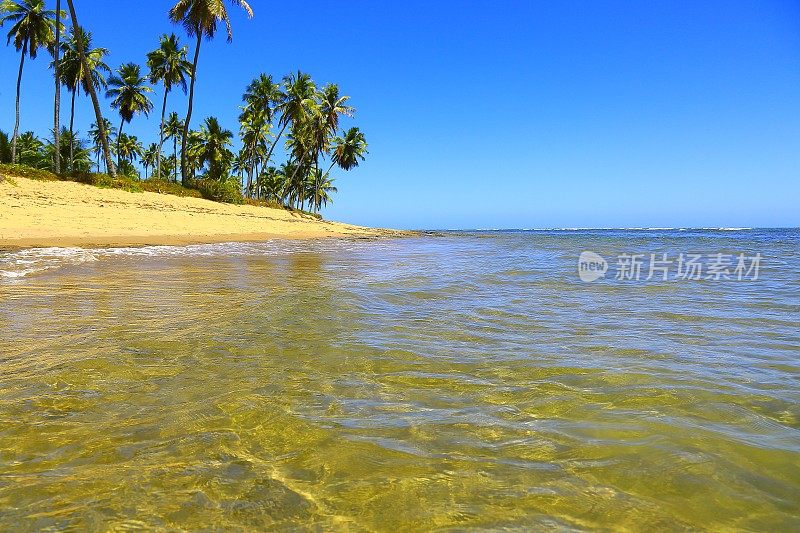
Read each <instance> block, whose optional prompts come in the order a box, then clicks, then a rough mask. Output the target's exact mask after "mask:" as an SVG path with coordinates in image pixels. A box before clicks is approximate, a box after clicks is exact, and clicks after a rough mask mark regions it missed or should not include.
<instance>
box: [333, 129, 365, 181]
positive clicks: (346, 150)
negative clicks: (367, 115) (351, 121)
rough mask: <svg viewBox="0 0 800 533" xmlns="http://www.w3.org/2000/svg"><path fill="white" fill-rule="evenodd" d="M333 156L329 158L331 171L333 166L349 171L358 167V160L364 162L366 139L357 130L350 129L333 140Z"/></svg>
mask: <svg viewBox="0 0 800 533" xmlns="http://www.w3.org/2000/svg"><path fill="white" fill-rule="evenodd" d="M333 142H334V147H333V155H332V156H331V160H332V161H333V162H332V163H331V166H330V167H329V168H328V172H330V171H331V169H332V168H333V165H338V166H339V168H341V169H342V170H350V169H353V168H355V167H357V166H358V160H359V159H360V160H361V161H364V154H368V153H369V152H368V151H367V139H366V137H364V134H363V133H362V132H361V130H359V129H358V128H350V129H349V130H347V131H346V132H345V134H344V137H336V139H334V141H333ZM328 172H326V173H325V174H327V173H328Z"/></svg>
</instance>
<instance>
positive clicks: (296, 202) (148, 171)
mask: <svg viewBox="0 0 800 533" xmlns="http://www.w3.org/2000/svg"><path fill="white" fill-rule="evenodd" d="M230 3H231V4H232V5H236V6H238V7H240V8H242V9H243V10H244V12H245V14H246V15H247V16H248V17H252V16H253V10H252V9H251V7H250V5H249V4H248V3H247V2H245V1H244V0H231V2H230ZM67 4H68V7H69V10H68V11H69V18H70V22H71V26H70V28H69V31H68V32H67V33H65V34H64V35H65V39H64V40H63V41H62V40H61V33H62V31H63V30H62V28H63V26H64V25H63V23H62V20H63V19H65V18H66V13H65V12H63V11H61V10H60V1H59V0H56V9H55V10H49V9H48V8H47V6H46V0H2V3H0V26H4V25H6V24H9V25H10V28H9V30H8V34H7V36H8V42H9V44H10V43H12V42H13V44H14V46H15V48H16V50H17V51H18V52H20V65H19V74H18V80H17V97H16V106H17V115H16V121H15V125H14V130H13V134H12V135H11V137H10V138H9V136H8V134H6V133H4V132H2V131H0V163H14V164H15V166H14V167H13V169H14V170H15V171H16V172H18V174H17V175H25V174H29V175H31V176H33V175H36V176H38V177H37V178H36V179H46V178H43V177H41V176H43V175H44V173H52V174H51V175H52V176H56V175H59V176H60V179H71V180H75V181H81V182H82V183H91V184H93V185H99V186H103V187H115V188H121V189H125V190H134V191H135V190H153V191H156V192H168V193H170V194H180V195H191V196H203V197H205V198H208V199H212V200H215V201H221V202H231V203H248V204H253V205H268V206H272V207H284V208H288V209H296V210H301V211H303V210H305V209H308V210H309V211H312V212H315V213H317V212H319V211H320V210H321V209H322V207H324V206H325V205H327V204H328V203H330V202H331V201H332V197H333V194H334V193H336V192H337V188H336V186H334V181H335V180H334V178H333V177H332V176H331V172H332V171H334V169H339V170H341V171H348V170H351V169H353V168H355V167H357V166H358V164H359V162H360V161H363V160H364V158H365V155H366V154H367V142H366V138H365V136H364V134H363V133H362V132H361V131H360V130H359V129H358V128H357V127H350V128H343V127H342V126H341V122H342V120H341V119H342V118H343V117H347V118H350V117H353V116H354V115H355V108H353V107H352V106H351V105H349V100H350V97H349V96H346V95H343V94H341V92H340V89H339V86H338V85H336V84H333V83H327V84H322V85H318V84H317V83H316V82H315V81H314V80H313V79H312V78H311V76H310V75H309V74H307V73H304V72H302V71H297V72H295V73H291V74H289V75H287V76H284V77H283V78H273V76H271V75H269V74H266V73H261V74H259V75H257V76H256V77H255V78H254V79H253V81H252V82H251V83H250V84H249V85H248V86H247V87H246V88H245V90H244V94H243V96H242V104H241V106H240V109H241V113H240V115H239V124H238V138H237V136H236V135H235V134H234V132H233V131H232V130H231V129H228V128H226V127H225V126H224V125H223V124H221V123H220V122H219V120H218V119H217V118H216V117H213V116H212V117H206V118H204V120H203V121H202V122H201V124H200V125H199V127H198V128H197V129H194V130H193V129H191V121H192V112H193V105H194V95H195V89H196V82H197V72H198V64H199V59H200V48H201V44H202V42H203V39H204V38H205V39H207V40H212V39H213V38H214V36H215V33H216V30H217V28H218V27H219V25H221V24H224V26H225V30H226V34H227V40H228V41H230V40H231V39H232V37H233V31H232V27H231V22H230V18H229V15H228V11H227V5H226V2H225V1H224V0H203V1H200V0H177V2H176V3H175V5H174V6H173V7H172V9H170V11H169V18H170V20H171V21H172V22H173V23H176V24H180V25H181V26H182V27H183V29H184V30H185V32H186V35H187V36H188V37H189V38H191V39H193V40H194V41H195V42H194V48H193V50H192V57H191V61H190V59H189V57H188V55H189V51H190V49H189V46H186V45H183V44H181V42H180V39H179V37H178V36H176V35H175V34H174V33H173V34H170V35H162V36H161V37H160V38H159V41H158V46H157V47H156V48H155V49H153V50H152V51H151V52H150V53H148V54H147V57H146V62H145V64H146V68H147V72H144V71H143V69H142V67H141V66H140V65H139V64H137V63H135V62H126V63H124V64H122V65H121V66H120V67H118V68H117V69H116V70H114V71H113V72H112V69H111V67H109V65H108V63H107V61H108V57H109V56H110V52H109V50H108V49H106V48H102V47H95V46H93V42H92V41H93V39H92V34H91V32H90V31H89V30H88V29H85V28H82V27H80V26H79V24H78V18H77V14H76V12H75V6H74V3H73V1H72V0H67ZM40 49H45V50H47V51H49V52H50V54H51V55H52V56H53V61H52V62H50V64H49V68H51V69H52V70H53V72H54V78H55V87H56V90H55V95H54V117H55V120H54V123H55V124H57V125H58V127H56V128H55V129H54V130H53V131H51V132H48V134H47V136H44V137H37V135H36V134H34V133H33V132H30V131H25V132H24V133H22V134H20V132H19V130H20V127H19V123H20V112H19V111H20V110H19V103H20V92H21V90H22V86H21V82H22V73H23V67H24V65H25V60H26V57H29V58H30V59H31V60H33V59H35V58H36V56H37V52H38V51H39V50H40ZM60 85H63V86H64V87H65V88H66V89H67V91H68V93H69V95H70V118H69V127H68V128H66V127H63V126H61V125H60V119H59V109H60V107H59V106H60V91H59V86H60ZM156 87H158V88H159V89H163V91H164V92H163V95H162V97H161V102H160V103H161V112H160V114H159V120H158V123H157V124H156V125H155V127H154V128H153V136H152V139H151V140H149V141H148V144H147V147H146V148H145V145H144V144H143V143H142V142H141V141H139V139H137V138H136V136H133V135H129V134H128V133H126V132H124V131H123V130H124V128H125V125H126V124H129V123H131V121H132V120H133V119H134V118H135V117H137V116H140V117H144V118H147V117H149V116H150V114H151V112H152V111H153V109H154V104H153V101H152V100H151V96H154V94H153V93H154V88H156ZM175 87H178V88H180V89H181V90H182V91H183V93H184V94H187V95H188V97H187V102H186V104H187V108H186V116H185V118H181V117H180V115H179V114H178V113H177V112H174V111H173V112H170V113H169V114H168V113H167V101H168V97H169V95H170V93H171V92H172V91H173V89H174V88H175ZM81 91H82V92H83V94H84V95H85V96H89V97H90V98H91V100H92V105H93V107H94V110H95V118H96V120H95V122H94V123H93V124H91V126H90V127H89V128H88V130H87V135H88V138H87V139H84V138H81V137H80V135H79V134H78V132H77V131H76V127H75V107H76V101H77V100H78V96H79V95H80V93H81ZM100 91H102V93H103V94H105V96H106V98H108V99H109V100H110V101H109V104H110V107H111V108H112V109H114V110H116V111H117V112H118V114H119V126H118V127H116V128H115V127H114V126H113V125H112V124H113V123H112V121H111V120H109V119H108V118H105V117H103V115H102V111H101V109H100V100H99V98H98V96H97V94H98V92H100ZM151 141H152V142H151ZM169 141H171V145H172V147H171V148H172V149H171V152H172V153H169V144H167V151H168V153H167V154H165V153H164V148H165V146H164V145H165V143H168V142H169ZM235 145H239V146H240V148H239V149H236V147H235ZM179 147H180V150H179ZM279 154H283V156H284V157H285V160H284V161H282V162H276V161H275V160H274V158H277V157H280V155H279ZM101 165H105V172H104V173H101ZM93 167H94V168H93ZM2 168H6V169H9V168H11V167H8V166H4V167H2ZM325 169H327V170H325ZM92 170H94V171H95V172H92ZM179 173H180V176H181V178H180V185H178V184H177V182H178V175H179ZM142 178H144V179H142ZM53 179H58V178H53ZM187 191H192V193H188V192H187Z"/></svg>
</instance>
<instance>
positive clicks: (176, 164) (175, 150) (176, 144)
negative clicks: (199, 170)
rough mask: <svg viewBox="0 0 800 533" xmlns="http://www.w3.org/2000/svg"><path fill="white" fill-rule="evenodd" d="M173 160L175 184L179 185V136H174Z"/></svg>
mask: <svg viewBox="0 0 800 533" xmlns="http://www.w3.org/2000/svg"><path fill="white" fill-rule="evenodd" d="M172 159H173V160H174V161H175V169H174V170H175V183H178V136H177V135H174V134H173V135H172Z"/></svg>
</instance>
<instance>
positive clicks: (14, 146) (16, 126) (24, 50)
mask: <svg viewBox="0 0 800 533" xmlns="http://www.w3.org/2000/svg"><path fill="white" fill-rule="evenodd" d="M27 53H28V38H27V37H26V38H25V43H24V44H23V45H22V58H21V59H20V60H19V74H17V118H16V119H15V122H14V136H13V137H12V138H11V162H12V163H14V164H16V163H17V137H19V92H20V87H21V85H22V67H23V66H24V65H25V55H26V54H27Z"/></svg>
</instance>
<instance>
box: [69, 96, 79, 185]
mask: <svg viewBox="0 0 800 533" xmlns="http://www.w3.org/2000/svg"><path fill="white" fill-rule="evenodd" d="M77 92H78V88H77V87H75V91H73V93H72V104H71V106H70V112H69V171H70V172H72V171H73V170H75V169H74V168H73V165H74V164H75V133H74V131H73V129H72V127H73V125H74V123H75V94H76V93H77Z"/></svg>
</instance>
